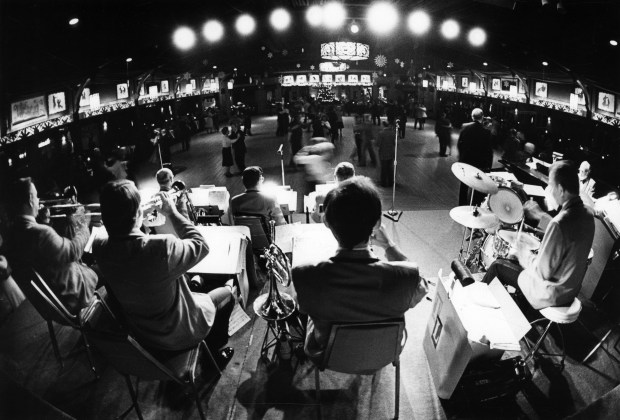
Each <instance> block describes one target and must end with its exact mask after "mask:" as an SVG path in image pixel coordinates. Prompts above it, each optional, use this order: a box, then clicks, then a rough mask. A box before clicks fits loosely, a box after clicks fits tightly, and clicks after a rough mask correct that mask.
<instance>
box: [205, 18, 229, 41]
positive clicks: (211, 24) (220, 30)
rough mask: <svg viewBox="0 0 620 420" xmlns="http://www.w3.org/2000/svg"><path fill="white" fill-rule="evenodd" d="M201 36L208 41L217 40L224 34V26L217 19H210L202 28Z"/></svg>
mask: <svg viewBox="0 0 620 420" xmlns="http://www.w3.org/2000/svg"><path fill="white" fill-rule="evenodd" d="M202 36H204V37H205V39H206V40H207V41H209V42H217V41H219V40H220V39H222V37H223V36H224V27H223V26H222V24H221V23H220V22H218V21H217V20H210V21H208V22H207V23H205V26H204V27H203V28H202Z"/></svg>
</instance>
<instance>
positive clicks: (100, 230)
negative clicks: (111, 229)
mask: <svg viewBox="0 0 620 420" xmlns="http://www.w3.org/2000/svg"><path fill="white" fill-rule="evenodd" d="M107 236H108V232H107V231H106V230H105V227H103V225H101V226H93V230H92V231H91V232H90V237H89V238H88V242H86V246H85V247H84V252H88V253H91V252H92V251H93V242H94V241H95V238H105V237H107Z"/></svg>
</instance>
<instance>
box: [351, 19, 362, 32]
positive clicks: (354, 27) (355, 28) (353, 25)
mask: <svg viewBox="0 0 620 420" xmlns="http://www.w3.org/2000/svg"><path fill="white" fill-rule="evenodd" d="M349 30H350V31H351V33H353V34H356V33H358V32H359V31H360V26H359V25H358V24H357V22H356V21H353V23H351V26H349Z"/></svg>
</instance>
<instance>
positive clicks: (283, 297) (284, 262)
mask: <svg viewBox="0 0 620 420" xmlns="http://www.w3.org/2000/svg"><path fill="white" fill-rule="evenodd" d="M275 225H276V222H274V221H273V220H271V221H269V231H270V235H269V237H270V244H269V246H268V247H267V248H265V251H264V252H263V255H262V257H263V258H264V259H265V261H266V267H267V272H268V281H269V292H267V293H264V294H262V295H260V296H259V297H258V298H257V299H256V302H257V303H258V304H255V305H256V306H255V311H256V313H257V314H258V315H259V316H260V317H261V318H263V319H265V320H267V321H281V320H283V319H286V318H288V317H289V316H290V315H291V314H292V313H293V312H294V311H295V309H296V308H297V304H296V302H295V299H293V298H292V297H291V296H290V295H289V294H288V293H284V292H280V291H279V290H278V286H277V283H280V284H281V285H282V286H284V287H286V286H288V285H290V284H291V277H292V275H291V263H290V261H289V259H288V258H287V256H286V255H285V254H284V252H283V251H282V249H280V247H279V246H278V245H276V243H275V237H276V229H275Z"/></svg>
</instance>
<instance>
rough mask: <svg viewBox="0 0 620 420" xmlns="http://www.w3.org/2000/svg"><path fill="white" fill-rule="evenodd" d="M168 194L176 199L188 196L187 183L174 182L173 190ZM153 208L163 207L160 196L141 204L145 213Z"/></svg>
mask: <svg viewBox="0 0 620 420" xmlns="http://www.w3.org/2000/svg"><path fill="white" fill-rule="evenodd" d="M168 194H170V196H171V197H172V198H174V199H176V198H178V197H180V196H181V195H183V194H187V187H186V186H185V182H183V181H174V182H173V183H172V188H171V189H170V191H168ZM153 207H161V197H160V196H158V195H154V196H153V197H151V199H150V200H149V201H146V202H144V203H142V204H140V208H141V209H142V211H143V212H145V211H147V210H149V209H151V208H153Z"/></svg>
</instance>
